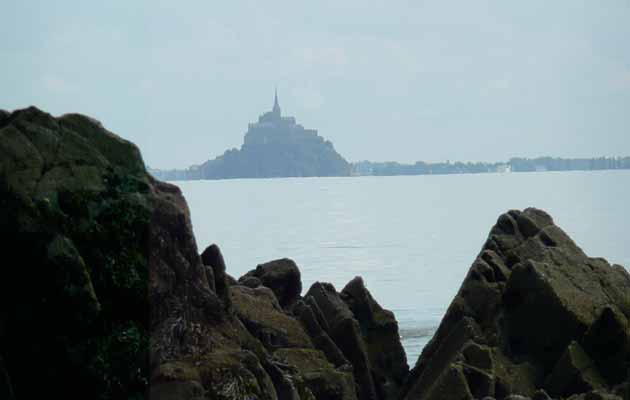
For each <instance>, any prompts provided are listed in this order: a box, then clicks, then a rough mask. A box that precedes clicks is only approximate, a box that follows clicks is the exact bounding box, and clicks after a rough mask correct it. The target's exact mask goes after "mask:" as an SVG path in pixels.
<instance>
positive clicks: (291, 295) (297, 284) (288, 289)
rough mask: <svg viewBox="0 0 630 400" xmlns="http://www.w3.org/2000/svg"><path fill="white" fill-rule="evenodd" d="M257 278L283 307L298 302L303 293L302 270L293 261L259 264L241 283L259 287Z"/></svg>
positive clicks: (282, 260)
mask: <svg viewBox="0 0 630 400" xmlns="http://www.w3.org/2000/svg"><path fill="white" fill-rule="evenodd" d="M251 278H256V279H258V280H259V281H260V284H261V285H264V286H266V287H268V288H269V289H271V290H272V291H273V293H274V294H275V295H276V298H277V299H278V301H279V302H280V305H281V306H282V307H288V306H290V305H292V304H293V303H295V302H296V301H297V300H298V296H299V295H300V294H301V293H302V278H301V275H300V270H299V269H298V267H297V265H295V262H293V260H289V259H288V258H283V259H280V260H274V261H270V262H268V263H265V264H259V265H258V266H257V267H256V269H254V270H252V271H249V272H248V273H246V274H245V275H243V276H242V277H241V278H240V279H239V281H240V282H242V283H243V284H244V285H246V286H252V285H258V283H255V281H254V279H251Z"/></svg>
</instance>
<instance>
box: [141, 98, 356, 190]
mask: <svg viewBox="0 0 630 400" xmlns="http://www.w3.org/2000/svg"><path fill="white" fill-rule="evenodd" d="M350 170H351V165H350V163H348V162H347V161H346V160H345V159H344V158H343V157H342V156H341V155H340V154H339V153H337V151H335V148H334V146H333V144H332V142H330V141H329V140H325V139H324V138H323V137H321V136H319V135H318V134H317V130H315V129H306V128H304V127H303V126H302V125H300V124H298V123H297V122H296V119H295V117H290V116H283V115H282V110H281V108H280V103H279V102H278V92H277V91H276V93H275V95H274V101H273V108H272V109H271V111H268V112H266V113H264V114H262V115H261V116H260V117H258V122H254V123H250V124H249V126H248V129H247V132H246V133H245V139H244V142H243V145H242V146H241V148H240V149H230V150H227V151H226V152H225V153H224V154H223V155H221V156H219V157H217V158H215V159H213V160H208V161H206V162H204V163H203V164H201V165H198V166H193V167H190V168H189V169H187V170H174V171H156V170H153V171H152V172H153V174H154V175H156V176H157V177H159V178H161V179H167V180H169V179H172V180H178V179H230V178H278V177H309V176H348V175H350Z"/></svg>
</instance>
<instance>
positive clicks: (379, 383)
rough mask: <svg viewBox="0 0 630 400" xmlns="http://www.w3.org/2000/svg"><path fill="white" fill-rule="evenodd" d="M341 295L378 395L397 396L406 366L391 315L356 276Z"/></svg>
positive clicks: (391, 397)
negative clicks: (357, 330)
mask: <svg viewBox="0 0 630 400" xmlns="http://www.w3.org/2000/svg"><path fill="white" fill-rule="evenodd" d="M341 298H342V299H343V301H344V302H345V303H346V304H347V305H348V307H349V308H350V311H352V314H353V315H354V317H355V319H356V320H357V321H358V323H359V327H360V328H361V336H362V337H363V340H364V341H365V346H366V350H367V355H368V359H369V360H370V366H371V370H372V377H373V379H374V384H375V387H376V390H377V392H378V394H379V398H382V399H397V398H398V395H399V392H400V389H401V387H402V385H403V382H404V380H405V378H406V377H407V374H408V373H409V367H408V365H407V358H406V356H405V351H404V349H403V347H402V345H401V343H400V334H399V333H398V322H397V321H396V318H395V317H394V314H393V313H392V312H391V311H388V310H384V309H383V308H382V307H381V306H380V305H379V304H378V303H377V302H376V301H375V300H374V298H373V297H372V295H371V294H370V292H369V291H368V290H367V288H366V287H365V284H364V283H363V279H361V278H360V277H356V278H354V279H353V280H351V281H350V282H349V283H348V284H347V285H346V286H345V287H344V288H343V290H342V291H341Z"/></svg>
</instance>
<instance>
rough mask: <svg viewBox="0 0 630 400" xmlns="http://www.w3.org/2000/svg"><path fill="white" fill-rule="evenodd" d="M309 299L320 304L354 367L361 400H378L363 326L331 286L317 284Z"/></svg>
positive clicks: (331, 331)
mask: <svg viewBox="0 0 630 400" xmlns="http://www.w3.org/2000/svg"><path fill="white" fill-rule="evenodd" d="M306 297H307V298H308V297H312V298H313V299H314V301H315V302H316V303H317V305H318V306H319V309H320V310H321V311H322V314H323V316H324V318H325V319H326V321H327V323H328V326H329V329H330V331H329V333H330V337H331V338H332V340H333V341H334V342H335V344H336V345H337V347H339V349H340V350H341V351H342V352H343V354H344V356H345V358H346V359H347V360H348V361H350V363H351V364H352V366H353V369H354V379H355V382H356V385H357V388H358V398H359V399H360V400H376V399H378V397H377V394H376V388H375V386H374V380H373V378H372V371H371V366H370V360H369V356H368V353H367V346H366V345H365V341H364V340H363V336H362V335H361V328H360V326H359V323H358V322H357V320H356V319H354V317H353V314H352V311H351V310H350V308H349V307H348V306H347V305H346V303H345V302H344V301H343V300H342V299H341V297H340V296H339V294H338V293H337V291H336V290H335V288H334V287H333V285H331V284H329V283H320V282H316V283H314V284H313V285H312V286H311V288H310V289H309V290H308V293H307V294H306Z"/></svg>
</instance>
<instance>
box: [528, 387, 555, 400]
mask: <svg viewBox="0 0 630 400" xmlns="http://www.w3.org/2000/svg"><path fill="white" fill-rule="evenodd" d="M532 400H552V399H551V396H549V395H548V394H547V392H545V390H544V389H538V390H537V391H536V392H535V393H534V396H532Z"/></svg>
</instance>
